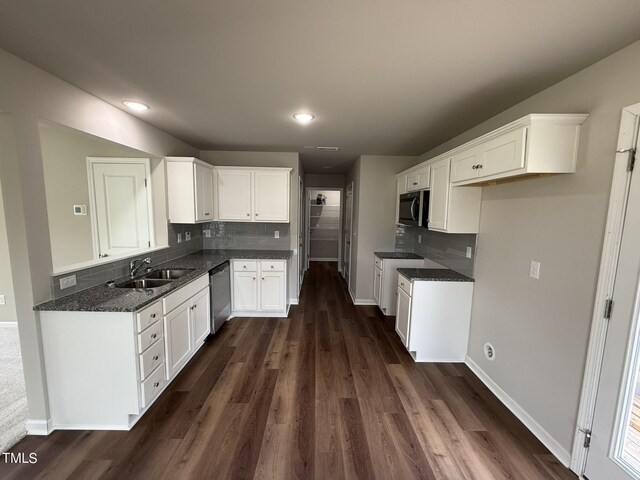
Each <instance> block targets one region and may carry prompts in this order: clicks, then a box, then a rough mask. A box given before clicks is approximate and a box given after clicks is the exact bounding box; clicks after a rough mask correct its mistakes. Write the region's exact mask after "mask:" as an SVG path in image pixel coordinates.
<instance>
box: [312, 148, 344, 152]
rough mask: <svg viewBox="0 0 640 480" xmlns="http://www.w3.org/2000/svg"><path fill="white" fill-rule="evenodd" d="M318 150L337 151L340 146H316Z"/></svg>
mask: <svg viewBox="0 0 640 480" xmlns="http://www.w3.org/2000/svg"><path fill="white" fill-rule="evenodd" d="M316 148H317V149H318V150H324V151H325V152H337V151H338V150H339V149H340V147H316Z"/></svg>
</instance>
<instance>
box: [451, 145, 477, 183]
mask: <svg viewBox="0 0 640 480" xmlns="http://www.w3.org/2000/svg"><path fill="white" fill-rule="evenodd" d="M480 153H481V152H480V150H479V149H478V148H472V149H470V150H465V151H464V152H460V153H458V154H457V155H454V156H453V157H451V181H452V182H461V181H463V180H469V179H471V178H476V177H477V176H478V172H479V171H480V170H479V165H480V164H481V163H482V161H481V155H480Z"/></svg>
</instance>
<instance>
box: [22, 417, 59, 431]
mask: <svg viewBox="0 0 640 480" xmlns="http://www.w3.org/2000/svg"><path fill="white" fill-rule="evenodd" d="M26 428H27V435H49V434H50V433H51V432H52V431H53V422H52V421H51V419H48V420H32V419H29V420H27V424H26Z"/></svg>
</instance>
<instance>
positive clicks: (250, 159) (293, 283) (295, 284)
mask: <svg viewBox="0 0 640 480" xmlns="http://www.w3.org/2000/svg"><path fill="white" fill-rule="evenodd" d="M199 158H200V159H201V160H203V161H205V162H207V163H210V164H211V165H229V166H239V167H287V168H291V169H292V171H291V197H290V200H291V202H290V209H289V225H290V228H289V248H288V249H287V250H292V251H293V255H292V256H291V260H290V261H289V298H290V299H291V300H292V301H293V302H295V303H297V301H298V291H299V281H298V258H299V252H298V239H299V236H298V223H300V222H299V203H300V201H299V195H300V181H299V176H300V156H299V155H298V153H296V152H228V151H218V150H205V151H202V152H200V157H199Z"/></svg>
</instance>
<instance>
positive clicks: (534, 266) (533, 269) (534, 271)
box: [529, 260, 540, 280]
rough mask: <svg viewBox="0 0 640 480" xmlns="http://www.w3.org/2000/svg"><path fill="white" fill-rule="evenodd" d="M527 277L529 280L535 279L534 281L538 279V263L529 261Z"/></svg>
mask: <svg viewBox="0 0 640 480" xmlns="http://www.w3.org/2000/svg"><path fill="white" fill-rule="evenodd" d="M529 276H530V277H531V278H535V279H536V280H538V279H539V278H540V262H536V261H535V260H531V265H530V266H529Z"/></svg>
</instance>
